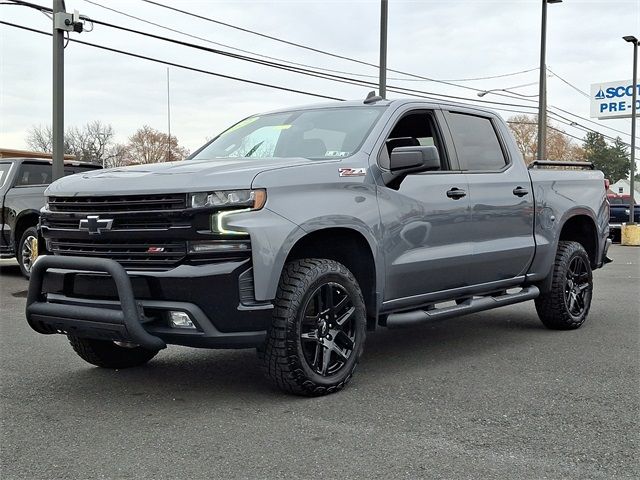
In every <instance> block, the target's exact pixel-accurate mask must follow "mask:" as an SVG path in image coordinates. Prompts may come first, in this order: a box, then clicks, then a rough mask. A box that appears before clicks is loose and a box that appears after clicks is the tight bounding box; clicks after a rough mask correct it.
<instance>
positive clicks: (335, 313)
mask: <svg viewBox="0 0 640 480" xmlns="http://www.w3.org/2000/svg"><path fill="white" fill-rule="evenodd" d="M355 311H356V309H355V307H354V304H353V299H352V298H351V296H350V295H349V293H347V290H346V288H345V287H343V286H342V285H340V284H339V283H336V282H328V283H325V284H323V285H320V286H319V287H318V288H317V289H316V290H315V292H313V294H312V295H311V297H310V298H309V299H308V300H307V304H306V306H305V308H304V318H303V320H302V325H301V328H300V341H301V346H302V351H303V352H304V358H305V360H306V361H307V365H308V366H309V368H311V370H313V371H314V372H315V373H317V374H318V375H322V376H323V377H327V376H331V375H335V374H336V373H337V372H338V371H339V370H340V369H341V368H343V367H344V366H345V365H346V363H347V361H348V360H349V357H350V356H351V355H352V354H353V349H354V346H355V342H356V335H357V329H356V322H355V315H354V314H355Z"/></svg>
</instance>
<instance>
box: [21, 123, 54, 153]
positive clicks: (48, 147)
mask: <svg viewBox="0 0 640 480" xmlns="http://www.w3.org/2000/svg"><path fill="white" fill-rule="evenodd" d="M25 142H26V144H27V146H28V147H29V148H30V149H31V150H33V151H34V152H43V153H51V151H52V150H53V132H52V131H51V126H50V125H44V126H43V125H38V126H36V125H34V126H32V127H31V128H30V129H29V132H28V133H27V138H26V139H25Z"/></svg>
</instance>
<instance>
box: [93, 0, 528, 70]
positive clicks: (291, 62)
mask: <svg viewBox="0 0 640 480" xmlns="http://www.w3.org/2000/svg"><path fill="white" fill-rule="evenodd" d="M84 2H86V3H89V4H91V5H94V6H96V7H99V8H103V9H105V10H109V11H111V12H113V13H116V14H118V15H122V16H125V17H128V18H131V19H134V20H137V21H139V22H143V23H146V24H148V25H153V26H154V27H158V28H162V29H164V30H168V31H170V32H174V33H178V34H180V35H184V36H187V37H190V38H194V39H196V40H200V41H203V42H207V43H210V44H212V45H218V46H220V47H224V48H228V49H231V50H236V51H238V52H242V53H247V54H250V55H255V56H257V57H261V58H266V59H269V60H277V61H279V62H284V63H288V64H290V65H297V66H299V67H307V68H315V69H316V70H321V71H324V72H331V73H339V74H345V75H352V76H355V77H363V78H378V75H367V74H364V73H356V72H349V71H345V70H336V69H332V68H323V67H318V66H312V65H309V64H307V63H299V62H294V61H291V60H287V59H284V58H280V57H274V56H271V55H264V54H262V53H257V52H253V51H250V50H245V49H242V48H239V47H234V46H233V45H228V44H225V43H220V42H214V41H213V40H210V39H208V38H205V37H201V36H198V35H194V34H192V33H188V32H185V31H184V30H179V29H176V28H172V27H168V26H166V25H162V24H160V23H156V22H152V21H151V20H147V19H145V18H142V17H137V16H135V15H131V14H130V13H126V12H123V11H122V10H118V9H116V8H113V7H107V6H106V5H102V4H100V3H97V2H94V1H92V0H84ZM537 69H538V67H535V68H530V69H527V70H520V71H517V72H510V73H503V74H498V75H490V76H485V77H474V78H454V79H434V80H427V79H421V78H402V77H389V80H397V81H402V82H431V81H436V82H437V81H444V82H471V81H476V80H488V79H494V78H503V77H511V76H515V75H520V74H523V73H528V72H532V71H534V70H537Z"/></svg>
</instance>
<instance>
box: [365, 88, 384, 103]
mask: <svg viewBox="0 0 640 480" xmlns="http://www.w3.org/2000/svg"><path fill="white" fill-rule="evenodd" d="M382 99H383V98H382V97H381V96H380V95H376V91H375V90H371V91H370V92H369V94H368V95H367V98H365V99H364V103H365V104H369V103H376V102H378V101H380V100H382Z"/></svg>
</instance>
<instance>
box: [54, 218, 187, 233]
mask: <svg viewBox="0 0 640 480" xmlns="http://www.w3.org/2000/svg"><path fill="white" fill-rule="evenodd" d="M81 218H86V217H80V218H76V217H58V216H54V215H48V216H43V217H42V225H43V226H46V227H48V228H55V229H63V230H78V227H79V225H80V219H81ZM172 226H175V227H182V228H184V227H189V224H188V223H184V222H183V223H182V224H177V223H172V222H171V221H169V220H168V219H167V218H161V217H160V218H159V217H157V216H156V217H150V216H142V217H141V216H136V217H135V218H122V217H117V218H115V219H114V220H113V224H112V226H111V230H166V229H168V228H171V227H172Z"/></svg>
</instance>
